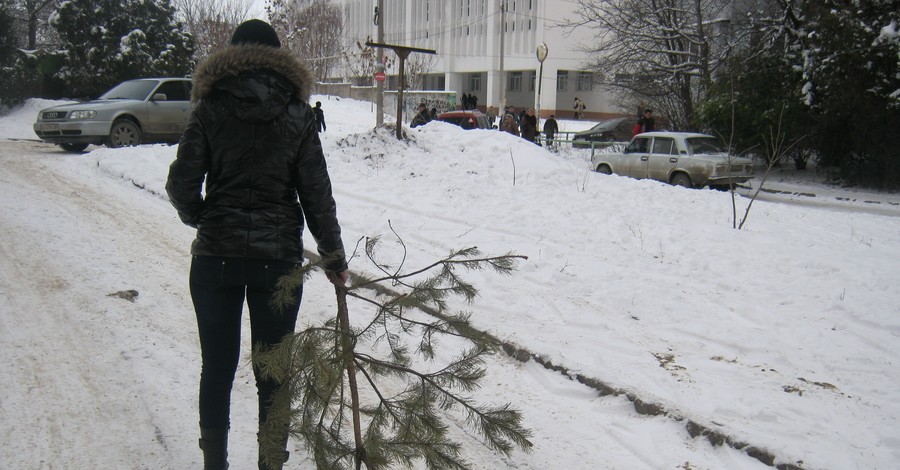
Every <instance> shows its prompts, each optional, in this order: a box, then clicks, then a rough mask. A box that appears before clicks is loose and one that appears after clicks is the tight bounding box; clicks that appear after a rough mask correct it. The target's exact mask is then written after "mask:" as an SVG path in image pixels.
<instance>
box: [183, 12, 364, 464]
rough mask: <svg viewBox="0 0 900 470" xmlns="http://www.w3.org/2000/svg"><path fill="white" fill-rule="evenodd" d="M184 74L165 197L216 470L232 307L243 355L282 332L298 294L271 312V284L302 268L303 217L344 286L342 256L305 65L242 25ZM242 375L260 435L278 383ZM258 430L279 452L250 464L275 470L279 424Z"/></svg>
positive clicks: (230, 356)
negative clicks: (177, 244) (188, 92)
mask: <svg viewBox="0 0 900 470" xmlns="http://www.w3.org/2000/svg"><path fill="white" fill-rule="evenodd" d="M192 77H193V79H192V80H193V90H192V96H191V100H192V101H193V103H194V104H195V107H194V110H193V112H192V113H191V118H190V122H189V124H188V127H187V129H186V130H185V132H184V134H183V135H182V137H181V141H180V143H179V145H178V152H177V156H176V158H175V161H174V162H173V163H172V165H171V166H170V167H169V177H168V181H167V183H166V192H167V193H168V195H169V199H170V200H171V202H172V205H173V206H174V207H175V209H176V210H177V212H178V216H179V217H180V218H181V220H182V221H183V222H184V223H185V224H187V225H189V226H190V227H193V228H196V229H197V236H196V238H195V239H194V242H193V243H192V245H191V254H192V255H193V257H192V261H191V271H190V290H191V300H192V301H193V304H194V311H195V312H196V316H197V330H198V333H199V336H200V353H201V358H202V365H201V372H200V396H199V401H200V410H199V411H200V448H201V449H202V450H203V468H204V469H205V470H224V469H227V468H228V430H229V427H230V424H231V423H230V410H231V388H232V383H233V382H234V375H235V371H236V369H237V365H238V362H239V360H240V346H241V316H242V312H243V308H244V302H245V301H246V303H247V306H248V309H249V311H250V338H251V342H252V344H253V346H254V352H253V353H254V354H255V353H256V351H255V350H256V349H259V350H262V351H265V350H268V349H271V348H272V347H273V346H274V345H276V344H278V343H279V342H280V341H282V339H283V338H284V337H285V336H287V335H290V334H292V333H293V332H294V327H295V324H296V321H297V314H298V311H299V308H300V298H301V295H302V287H300V288H298V289H297V290H296V291H295V292H294V293H293V294H294V302H293V303H291V304H290V305H283V306H281V307H282V308H280V309H277V308H275V307H273V305H272V304H271V302H272V295H273V293H274V291H275V289H276V283H277V281H278V279H279V278H280V277H281V276H283V275H285V274H288V273H290V272H292V271H293V270H294V268H296V267H297V266H298V265H300V264H301V263H302V262H303V226H304V223H303V217H304V216H305V217H306V222H307V224H308V226H309V231H310V232H311V234H312V236H313V238H314V239H315V240H316V243H317V244H318V251H319V253H320V254H321V255H322V256H323V259H325V260H327V264H326V265H325V269H326V273H327V274H328V276H329V279H331V281H332V282H334V283H345V282H346V280H347V261H346V259H345V255H344V245H343V243H342V241H341V228H340V225H339V224H338V220H337V213H336V208H335V202H334V198H333V196H332V191H331V180H330V178H329V176H328V170H327V167H326V164H325V156H324V155H323V154H322V145H321V143H320V142H319V135H318V133H317V132H316V128H317V121H316V113H315V111H313V109H312V108H311V107H310V106H309V104H308V101H307V100H308V99H309V90H310V86H312V84H313V83H314V78H313V74H312V70H311V69H310V68H309V67H308V66H307V65H306V64H305V63H303V62H301V61H300V60H299V59H297V58H296V57H295V56H294V53H293V52H291V51H288V50H285V49H281V42H280V41H279V39H278V35H277V34H276V33H275V30H274V29H272V27H271V26H270V25H269V24H268V23H266V22H264V21H261V20H250V21H246V22H244V23H241V24H240V25H239V26H238V27H237V29H235V31H234V35H233V36H232V38H231V44H230V45H228V46H227V47H225V48H223V49H220V50H219V51H217V52H215V53H213V54H212V55H210V56H209V57H207V58H206V59H205V60H204V61H203V62H202V63H201V64H200V65H199V66H198V67H197V69H196V70H195V71H194V74H193V76H192ZM204 182H205V188H204V187H203V186H204ZM204 189H205V190H204ZM253 374H254V376H255V378H256V389H257V394H258V397H259V403H258V412H259V414H258V420H259V423H258V424H259V429H260V430H262V429H263V427H264V426H266V423H267V421H268V417H269V415H270V412H271V411H272V410H271V407H272V406H273V401H272V400H273V398H274V396H275V394H276V392H277V391H278V389H279V387H280V384H279V383H277V382H276V381H274V380H273V379H271V378H266V377H265V376H264V375H263V374H262V372H261V371H260V370H259V369H257V368H256V367H254V368H253ZM285 406H289V404H285ZM278 411H279V412H281V413H279V414H280V415H283V414H286V413H287V411H289V410H287V409H285V410H278ZM268 428H270V429H272V430H273V434H274V436H275V439H274V440H275V441H276V442H277V443H278V446H279V447H277V448H276V451H280V452H277V455H274V456H272V455H271V454H269V455H270V457H272V459H274V463H273V464H272V465H270V464H269V463H267V462H265V461H264V459H263V452H262V451H261V452H260V455H259V468H260V469H261V470H275V469H281V468H282V465H283V463H284V461H286V460H287V457H288V452H287V440H288V425H287V424H286V423H285V424H283V425H282V424H273V425H272V426H268ZM260 446H262V442H260Z"/></svg>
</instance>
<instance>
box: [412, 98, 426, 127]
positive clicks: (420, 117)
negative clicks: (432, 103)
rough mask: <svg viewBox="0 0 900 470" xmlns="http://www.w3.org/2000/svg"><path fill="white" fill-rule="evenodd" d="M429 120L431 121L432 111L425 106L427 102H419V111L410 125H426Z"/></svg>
mask: <svg viewBox="0 0 900 470" xmlns="http://www.w3.org/2000/svg"><path fill="white" fill-rule="evenodd" d="M429 122H431V113H430V112H428V108H427V107H426V106H425V103H419V113H418V114H416V116H415V117H414V118H413V120H412V122H410V123H409V127H419V126H424V125H425V124H428V123H429Z"/></svg>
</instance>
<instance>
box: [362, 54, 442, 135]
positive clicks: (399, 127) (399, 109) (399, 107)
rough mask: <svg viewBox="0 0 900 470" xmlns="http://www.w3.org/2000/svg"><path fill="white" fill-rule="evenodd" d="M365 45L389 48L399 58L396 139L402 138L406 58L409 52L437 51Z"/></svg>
mask: <svg viewBox="0 0 900 470" xmlns="http://www.w3.org/2000/svg"><path fill="white" fill-rule="evenodd" d="M366 45H367V46H369V47H375V48H378V47H383V48H385V49H391V50H393V51H394V52H396V53H397V57H399V58H400V76H399V80H398V82H399V83H398V84H397V139H402V138H403V126H402V123H403V87H404V81H405V77H404V75H405V70H406V58H407V57H408V56H409V54H410V52H421V53H423V54H437V51H436V50H434V49H420V48H418V47H408V46H397V45H394V44H381V43H377V42H371V41H369V42H367V43H366Z"/></svg>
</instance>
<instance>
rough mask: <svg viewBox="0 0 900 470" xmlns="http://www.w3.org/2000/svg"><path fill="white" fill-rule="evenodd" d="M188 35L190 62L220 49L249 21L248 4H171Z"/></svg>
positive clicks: (238, 0) (204, 0) (218, 0)
mask: <svg viewBox="0 0 900 470" xmlns="http://www.w3.org/2000/svg"><path fill="white" fill-rule="evenodd" d="M173 3H174V4H175V8H176V9H177V10H178V12H179V14H180V15H181V16H182V18H183V21H184V24H185V26H186V27H187V29H188V33H190V34H191V36H193V37H194V47H195V49H194V51H195V52H194V59H196V60H197V61H200V60H202V59H203V58H204V57H206V56H208V55H209V54H210V53H212V52H214V51H215V50H217V49H219V48H221V47H224V46H225V45H227V44H228V41H229V40H230V39H231V34H232V32H234V28H235V27H237V25H238V24H240V23H241V22H243V21H244V20H246V19H249V17H250V15H251V10H252V7H253V4H252V2H251V0H174V2H173Z"/></svg>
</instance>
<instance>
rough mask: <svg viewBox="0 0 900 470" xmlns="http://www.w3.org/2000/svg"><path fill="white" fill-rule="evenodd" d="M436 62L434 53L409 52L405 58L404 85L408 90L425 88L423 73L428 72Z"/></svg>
mask: <svg viewBox="0 0 900 470" xmlns="http://www.w3.org/2000/svg"><path fill="white" fill-rule="evenodd" d="M436 62H437V56H436V55H434V54H411V55H410V56H409V58H408V59H406V74H405V78H406V85H407V88H408V89H410V90H424V89H425V75H427V74H428V72H430V71H431V70H432V69H433V68H434V64H435V63H436Z"/></svg>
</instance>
